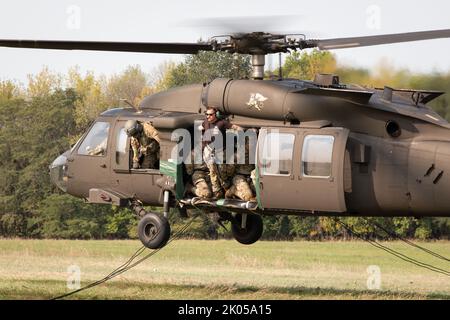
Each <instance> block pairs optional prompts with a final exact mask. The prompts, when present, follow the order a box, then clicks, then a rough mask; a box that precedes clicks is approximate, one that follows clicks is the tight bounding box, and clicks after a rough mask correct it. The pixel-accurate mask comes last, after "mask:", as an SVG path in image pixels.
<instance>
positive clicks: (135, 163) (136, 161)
mask: <svg viewBox="0 0 450 320" xmlns="http://www.w3.org/2000/svg"><path fill="white" fill-rule="evenodd" d="M131 148H132V149H133V169H138V168H139V141H138V140H137V139H136V138H134V137H131Z"/></svg>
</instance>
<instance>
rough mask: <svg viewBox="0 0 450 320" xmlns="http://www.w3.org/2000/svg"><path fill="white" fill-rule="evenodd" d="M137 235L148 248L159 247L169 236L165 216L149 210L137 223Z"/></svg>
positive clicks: (168, 227)
mask: <svg viewBox="0 0 450 320" xmlns="http://www.w3.org/2000/svg"><path fill="white" fill-rule="evenodd" d="M138 235H139V239H140V240H141V242H142V244H143V245H144V246H146V247H147V248H150V249H159V248H162V247H164V246H165V245H166V243H167V241H169V238H170V224H169V221H167V219H166V218H165V217H162V216H159V215H157V214H156V213H153V212H149V213H147V214H146V215H144V216H143V217H142V218H141V220H140V221H139V224H138Z"/></svg>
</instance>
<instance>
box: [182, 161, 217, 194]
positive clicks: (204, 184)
mask: <svg viewBox="0 0 450 320" xmlns="http://www.w3.org/2000/svg"><path fill="white" fill-rule="evenodd" d="M185 166H186V173H187V174H188V175H189V176H191V179H192V185H190V184H188V185H187V191H188V192H191V193H192V194H194V195H196V196H197V197H200V198H211V188H210V186H209V182H210V180H209V172H208V167H207V166H206V164H205V163H204V162H203V163H201V164H195V163H192V164H185Z"/></svg>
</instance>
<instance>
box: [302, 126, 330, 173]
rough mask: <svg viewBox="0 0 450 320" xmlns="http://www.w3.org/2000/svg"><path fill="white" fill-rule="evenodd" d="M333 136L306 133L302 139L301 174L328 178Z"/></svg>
mask: <svg viewBox="0 0 450 320" xmlns="http://www.w3.org/2000/svg"><path fill="white" fill-rule="evenodd" d="M333 144H334V137H333V136H328V135H307V136H306V137H305V139H304V140H303V150H302V172H303V176H306V177H315V178H328V177H330V176H331V160H332V157H333Z"/></svg>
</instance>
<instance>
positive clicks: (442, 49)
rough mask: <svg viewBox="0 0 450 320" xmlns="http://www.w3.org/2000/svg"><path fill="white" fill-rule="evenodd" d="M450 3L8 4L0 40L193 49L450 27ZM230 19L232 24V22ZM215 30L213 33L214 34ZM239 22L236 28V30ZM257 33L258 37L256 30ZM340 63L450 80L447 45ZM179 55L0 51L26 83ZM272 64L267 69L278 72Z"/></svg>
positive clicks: (380, 52)
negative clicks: (220, 42) (262, 36)
mask: <svg viewBox="0 0 450 320" xmlns="http://www.w3.org/2000/svg"><path fill="white" fill-rule="evenodd" d="M449 15H450V2H449V1H446V0H431V1H423V0H420V1H419V0H409V1H402V0H397V1H385V0H373V1H368V0H360V1H356V0H353V1H349V0H341V1H335V0H322V1H311V0H308V1H303V0H282V1H273V0H270V1H269V0H259V1H255V0H245V1H244V0H227V1H213V0H209V1H206V0H192V1H186V0H166V1H140V0H127V1H116V0H109V1H105V0H96V1H92V0H91V1H89V0H39V1H28V0H14V1H13V0H2V4H1V11H0V39H32V40H38V39H39V40H86V41H95V40H98V41H136V42H146V41H147V42H196V41H197V40H199V39H200V38H202V39H208V38H209V37H211V36H214V35H218V34H223V33H227V32H233V31H272V32H273V31H278V32H289V33H293V32H295V33H303V34H306V36H307V38H319V39H329V38H338V37H352V36H365V35H375V34H389V33H400V32H412V31H422V30H436V29H450V17H449ZM227 21H228V22H227ZM216 24H217V26H216ZM236 24H237V25H236ZM259 29H261V30H259ZM333 53H334V54H335V55H336V57H337V60H338V63H340V64H344V65H352V66H355V67H364V68H368V69H371V70H373V69H375V68H376V66H377V64H379V63H380V61H381V60H383V59H384V61H388V62H389V63H390V64H391V65H392V66H394V67H395V68H407V69H409V70H411V71H413V72H428V71H435V72H449V71H450V38H449V39H438V40H427V41H420V42H409V43H400V44H392V45H382V46H374V47H366V48H352V49H340V50H334V51H333ZM182 58H183V56H181V55H172V54H170V55H169V54H153V53H120V52H94V51H62V50H61V51H60V50H33V49H15V48H0V80H6V79H10V80H16V81H18V82H21V83H26V82H27V75H28V74H36V73H38V72H39V71H40V70H42V68H43V67H44V66H47V67H48V68H49V69H50V70H51V71H54V72H59V73H66V72H67V70H68V69H69V68H70V67H72V66H75V65H77V66H79V68H80V71H81V72H83V73H84V72H86V71H93V72H94V73H95V74H96V75H100V74H104V75H111V74H114V73H119V72H121V71H123V70H125V68H126V67H127V66H129V65H140V66H141V67H142V69H143V70H144V71H145V72H147V73H154V72H156V71H157V70H158V68H159V66H161V65H162V64H163V63H164V62H165V61H175V62H177V61H181V60H182ZM276 61H277V59H276V58H269V59H267V63H266V66H272V67H276V65H277V62H276Z"/></svg>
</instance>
